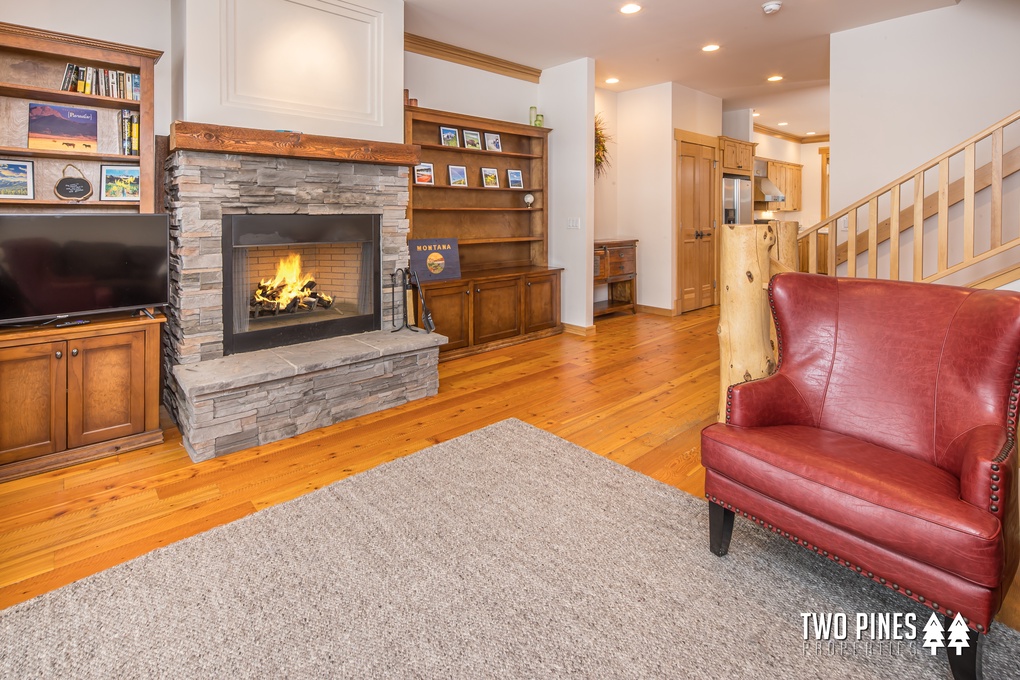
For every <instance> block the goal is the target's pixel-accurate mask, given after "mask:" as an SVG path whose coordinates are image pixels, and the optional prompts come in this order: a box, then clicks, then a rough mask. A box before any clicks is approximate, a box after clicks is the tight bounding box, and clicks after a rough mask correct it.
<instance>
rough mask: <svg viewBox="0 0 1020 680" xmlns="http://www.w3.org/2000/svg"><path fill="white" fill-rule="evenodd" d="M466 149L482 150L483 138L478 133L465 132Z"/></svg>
mask: <svg viewBox="0 0 1020 680" xmlns="http://www.w3.org/2000/svg"><path fill="white" fill-rule="evenodd" d="M464 148H465V149H478V150H479V151H481V149H482V136H481V135H480V134H478V133H477V132H472V131H471V130H464Z"/></svg>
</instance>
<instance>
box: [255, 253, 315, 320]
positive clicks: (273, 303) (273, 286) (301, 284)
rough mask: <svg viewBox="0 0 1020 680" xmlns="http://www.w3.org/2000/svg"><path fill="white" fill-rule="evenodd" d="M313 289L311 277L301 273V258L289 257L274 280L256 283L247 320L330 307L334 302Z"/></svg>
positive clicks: (313, 284)
mask: <svg viewBox="0 0 1020 680" xmlns="http://www.w3.org/2000/svg"><path fill="white" fill-rule="evenodd" d="M314 288H315V279H314V278H313V276H312V275H311V274H304V273H302V272H301V256H300V255H296V254H295V255H290V256H289V257H287V258H286V259H283V260H280V263H279V266H278V267H277V271H276V276H274V277H273V278H271V279H262V280H261V281H259V285H258V286H257V287H256V288H255V292H253V293H252V296H251V299H250V300H249V302H248V313H249V316H251V317H253V318H258V317H260V316H266V315H268V314H271V315H274V316H275V315H277V314H280V313H281V312H282V313H285V314H296V313H298V312H299V311H301V312H312V311H314V310H315V309H316V308H321V309H329V308H330V307H332V306H333V298H332V297H330V296H329V295H327V294H325V293H320V292H318V291H316V290H314Z"/></svg>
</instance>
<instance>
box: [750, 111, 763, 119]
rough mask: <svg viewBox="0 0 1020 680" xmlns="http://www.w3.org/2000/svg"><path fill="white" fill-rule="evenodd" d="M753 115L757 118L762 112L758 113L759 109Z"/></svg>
mask: <svg viewBox="0 0 1020 680" xmlns="http://www.w3.org/2000/svg"><path fill="white" fill-rule="evenodd" d="M751 115H752V116H754V117H755V118H757V117H758V116H760V115H761V114H760V113H758V112H757V111H755V112H754V113H752V114H751Z"/></svg>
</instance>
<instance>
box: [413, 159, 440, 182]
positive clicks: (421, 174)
mask: <svg viewBox="0 0 1020 680" xmlns="http://www.w3.org/2000/svg"><path fill="white" fill-rule="evenodd" d="M414 183H415V184H435V183H436V178H435V175H434V173H433V172H432V164H431V163H419V164H418V165H416V166H414Z"/></svg>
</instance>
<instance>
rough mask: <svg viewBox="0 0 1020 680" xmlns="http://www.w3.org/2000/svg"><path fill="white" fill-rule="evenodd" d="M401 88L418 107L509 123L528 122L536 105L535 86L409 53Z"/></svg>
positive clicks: (406, 57) (523, 81) (405, 62)
mask: <svg viewBox="0 0 1020 680" xmlns="http://www.w3.org/2000/svg"><path fill="white" fill-rule="evenodd" d="M404 87H405V88H407V89H408V90H410V96H411V97H412V98H415V99H417V100H418V106H424V107H426V108H430V109H440V110H442V111H455V112H457V113H463V114H466V115H469V116H481V117H483V118H495V119H496V120H506V121H510V122H513V123H524V124H528V123H530V122H531V121H530V120H529V109H530V107H532V106H537V105H538V84H537V83H529V82H527V81H525V80H520V79H519V78H511V77H509V76H503V75H499V74H498V73H491V72H489V71H482V70H480V69H476V68H471V67H470V66H462V65H461V64H454V63H451V62H449V61H443V60H442V59H435V58H433V57H426V56H423V55H421V54H414V53H412V52H405V53H404ZM540 112H541V111H540ZM543 115H545V114H543ZM546 125H550V123H549V122H548V121H546Z"/></svg>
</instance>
